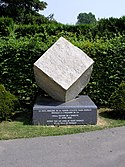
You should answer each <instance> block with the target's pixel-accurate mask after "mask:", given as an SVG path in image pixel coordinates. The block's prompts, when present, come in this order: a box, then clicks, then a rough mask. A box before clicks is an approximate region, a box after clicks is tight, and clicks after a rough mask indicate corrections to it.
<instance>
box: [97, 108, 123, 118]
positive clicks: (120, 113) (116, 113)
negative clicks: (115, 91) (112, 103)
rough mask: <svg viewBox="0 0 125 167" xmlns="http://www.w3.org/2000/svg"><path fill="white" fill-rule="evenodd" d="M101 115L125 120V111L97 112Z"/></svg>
mask: <svg viewBox="0 0 125 167" xmlns="http://www.w3.org/2000/svg"><path fill="white" fill-rule="evenodd" d="M99 115H100V116H101V117H104V118H109V119H114V120H125V112H123V111H118V110H106V111H104V112H103V111H102V112H100V113H99Z"/></svg>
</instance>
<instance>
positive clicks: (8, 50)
mask: <svg viewBox="0 0 125 167" xmlns="http://www.w3.org/2000/svg"><path fill="white" fill-rule="evenodd" d="M61 35H63V36H64V37H65V38H67V39H68V40H69V41H70V42H72V43H73V44H74V45H76V46H78V47H79V48H81V49H82V50H83V51H84V52H86V53H87V54H88V55H89V56H90V57H91V58H93V59H94V61H95V64H94V68H93V73H92V77H91V80H90V83H89V84H88V86H87V88H86V89H85V90H84V91H83V92H82V93H87V94H88V95H89V96H90V97H91V98H92V99H93V100H94V102H95V103H96V104H99V105H106V104H107V105H108V99H109V97H110V95H111V94H112V93H113V92H114V90H115V89H116V88H117V87H118V85H119V84H120V83H121V81H122V80H125V75H124V74H125V66H124V64H125V59H124V57H125V38H124V36H118V37H115V38H112V39H110V40H103V39H97V40H96V41H89V40H84V39H82V36H81V39H82V40H81V39H79V38H77V37H76V36H75V35H73V34H72V33H69V34H68V33H65V32H62V33H61V34H57V35H56V36H50V37H49V36H48V38H46V40H44V36H42V35H41V34H36V35H35V36H34V37H31V38H28V37H24V38H20V39H15V38H12V37H11V38H9V39H8V38H5V39H1V40H0V82H1V83H3V84H4V85H5V86H6V87H7V89H9V90H11V92H12V93H13V94H15V95H17V96H18V98H19V100H20V101H22V102H24V103H27V102H29V103H31V102H32V101H33V99H34V97H35V95H36V93H37V91H38V87H37V85H36V83H35V79H34V74H33V63H34V62H35V61H36V60H37V59H38V58H39V57H40V56H41V55H42V54H43V53H44V52H45V51H46V50H47V49H48V48H49V47H50V46H51V45H52V44H53V43H54V42H55V41H56V40H57V39H58V37H59V36H61ZM43 41H44V42H43Z"/></svg>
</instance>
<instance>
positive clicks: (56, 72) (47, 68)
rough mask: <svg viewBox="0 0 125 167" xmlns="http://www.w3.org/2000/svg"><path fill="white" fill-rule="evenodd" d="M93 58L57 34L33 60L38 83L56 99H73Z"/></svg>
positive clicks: (90, 69) (80, 88)
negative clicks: (45, 49)
mask: <svg viewBox="0 0 125 167" xmlns="http://www.w3.org/2000/svg"><path fill="white" fill-rule="evenodd" d="M93 63H94V61H93V60H92V59H91V58H90V57H88V56H87V55H86V54H85V53H84V52H83V51H82V50H80V49H79V48H77V47H76V46H74V45H72V44H71V43H70V42H69V41H67V40H66V39H65V38H63V37H60V38H59V39H58V40H57V42H56V43H55V44H54V45H52V46H51V47H50V48H49V49H48V50H47V51H46V52H45V53H44V54H43V55H42V56H41V57H40V58H39V59H38V60H37V61H36V62H35V63H34V75H35V79H36V82H37V84H38V86H39V87H40V88H41V89H43V90H44V91H46V92H47V93H48V94H49V95H50V96H51V97H53V98H54V99H56V100H59V101H69V100H72V99H74V98H75V97H76V96H77V95H78V94H79V93H80V92H81V91H82V90H83V88H84V87H85V86H86V85H87V83H88V82H89V80H90V76H91V72H92V67H93Z"/></svg>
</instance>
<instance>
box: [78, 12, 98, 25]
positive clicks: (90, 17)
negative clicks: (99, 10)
mask: <svg viewBox="0 0 125 167" xmlns="http://www.w3.org/2000/svg"><path fill="white" fill-rule="evenodd" d="M77 20H78V21H77V23H76V24H93V23H95V22H96V18H95V15H94V14H92V13H91V12H89V13H88V14H87V13H80V14H79V15H78V17H77Z"/></svg>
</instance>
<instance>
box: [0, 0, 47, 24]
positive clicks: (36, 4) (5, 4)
mask: <svg viewBox="0 0 125 167" xmlns="http://www.w3.org/2000/svg"><path fill="white" fill-rule="evenodd" d="M46 6H47V3H46V2H44V1H39V0H0V17H1V16H5V17H11V18H13V19H14V20H15V21H17V22H23V19H24V18H25V17H26V16H34V15H37V16H38V15H40V14H39V13H38V12H39V10H44V9H45V8H46Z"/></svg>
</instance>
